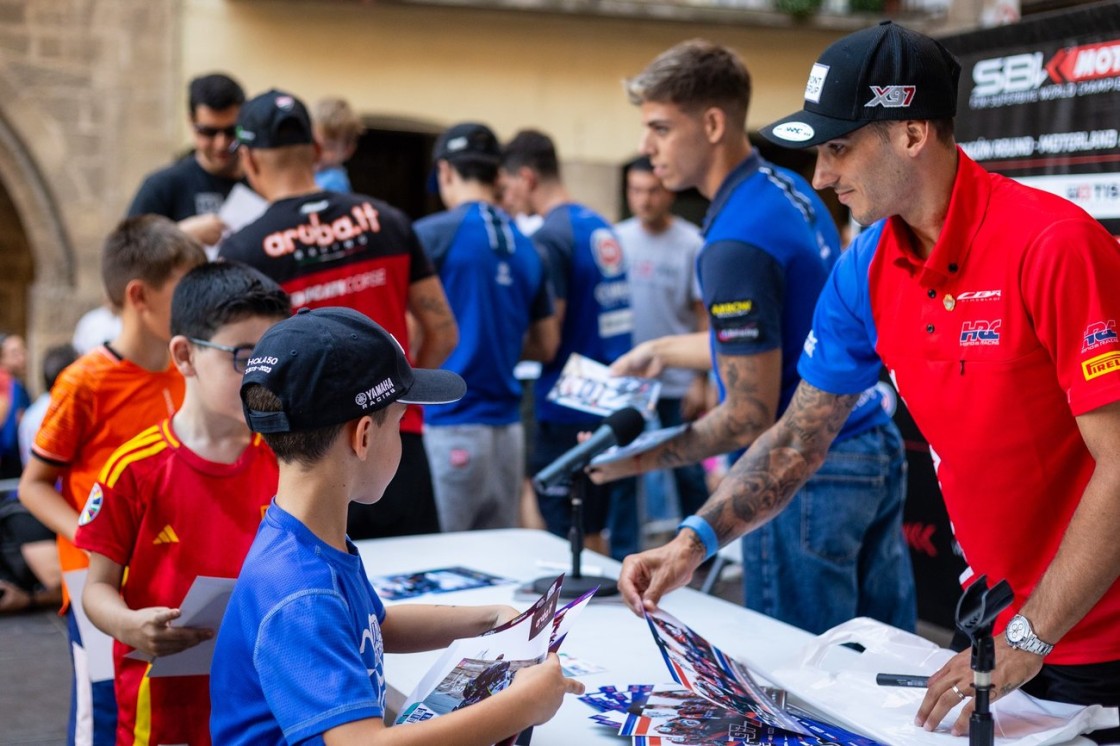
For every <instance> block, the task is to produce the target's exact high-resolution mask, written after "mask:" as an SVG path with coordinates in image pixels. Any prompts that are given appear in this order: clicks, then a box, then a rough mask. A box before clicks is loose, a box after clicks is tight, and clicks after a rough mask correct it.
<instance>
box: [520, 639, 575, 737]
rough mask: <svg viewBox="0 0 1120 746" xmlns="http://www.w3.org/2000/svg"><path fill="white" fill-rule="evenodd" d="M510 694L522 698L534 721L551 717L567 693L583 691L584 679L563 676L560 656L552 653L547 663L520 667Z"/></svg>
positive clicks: (522, 702) (543, 720) (524, 709)
mask: <svg viewBox="0 0 1120 746" xmlns="http://www.w3.org/2000/svg"><path fill="white" fill-rule="evenodd" d="M508 691H509V692H510V695H511V696H512V695H516V696H519V697H520V698H521V708H522V709H521V711H522V712H524V713H525V714H526V715H527V716H528V717H529V718H530V720H531V722H532V723H533V725H540V724H541V723H543V722H546V721H547V720H549V719H550V718H551V717H552V716H553V715H555V714H556V711H557V710H559V709H560V705H561V703H563V701H564V695H565V694H583V691H584V686H583V683H582V682H579V681H576V680H575V679H568V678H565V677H564V674H563V671H562V670H561V668H560V659H559V658H558V657H556V653H549V654H548V658H546V659H545V661H544V663H540V664H538V665H535V666H529V667H528V668H523V669H521V670H520V671H518V672H517V673H516V674H514V676H513V683H512V684H510V686H509V690H508Z"/></svg>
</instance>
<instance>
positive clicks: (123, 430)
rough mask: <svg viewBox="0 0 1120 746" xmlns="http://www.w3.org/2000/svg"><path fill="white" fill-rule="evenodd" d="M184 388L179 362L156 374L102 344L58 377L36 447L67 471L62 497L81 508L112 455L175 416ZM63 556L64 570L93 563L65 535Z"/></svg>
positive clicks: (60, 546)
mask: <svg viewBox="0 0 1120 746" xmlns="http://www.w3.org/2000/svg"><path fill="white" fill-rule="evenodd" d="M184 391H185V384H184V382H183V376H182V375H180V373H179V371H178V370H177V369H176V368H175V366H174V365H172V364H170V363H169V364H168V367H167V369H166V370H163V371H161V372H158V373H153V372H152V371H149V370H145V369H144V368H141V367H140V366H139V365H136V364H135V363H133V362H130V361H128V360H125V359H124V358H122V357H121V356H120V355H118V354H117V353H115V352H114V351H113V350H112V349H110V348H109V347H108V346H107V345H102V346H100V347H98V348H96V349H94V350H91V351H90V352H88V353H86V354H85V355H82V356H81V357H80V358H78V360H77V361H76V362H75V363H74V364H73V365H71V366H70V367H68V368H66V370H64V371H63V372H62V374H61V375H59V377H58V379H57V380H56V381H55V384H54V387H53V388H52V389H51V403H50V407H49V408H48V409H47V413H46V415H45V416H44V417H43V424H42V425H41V426H40V427H39V433H38V434H37V435H36V436H35V443H34V445H33V446H32V451H33V452H34V453H35V455H36V456H38V457H39V458H41V459H43V460H44V461H46V462H47V463H49V464H52V465H54V466H57V467H59V468H61V469H62V470H63V473H62V486H61V490H60V491H61V493H62V496H63V497H64V498H66V499H67V500H68V501H69V502H70V504H71V505H73V506H74V509H75V510H79V511H80V510H81V509H82V506H83V505H85V503H86V500H87V498H88V497H89V494H90V490H91V489H92V488H93V484H94V481H95V480H96V479H97V474H98V472H99V471H100V470H101V467H102V465H103V464H104V463H105V461H106V459H108V458H109V456H110V454H112V453H113V451H114V450H116V449H117V447H118V446H120V445H121V444H122V443H124V442H125V441H126V440H128V439H129V438H131V437H132V436H134V435H136V433H138V432H140V431H141V430H143V429H144V428H147V427H151V426H152V425H154V424H156V423H157V422H159V421H160V420H162V419H164V418H166V417H170V416H171V415H172V414H174V413H175V411H176V410H177V409H178V408H179V405H180V404H182V402H183V394H184ZM58 556H59V560H60V562H61V564H62V571H63V572H68V571H70V570H79V569H81V568H84V567H88V566H89V560H88V559H87V558H86V555H85V553H84V552H81V551H79V550H78V549H76V548H75V547H74V545H73V544H71V543H70V542H69V541H67V540H66V539H63V538H61V537H60V538H59V540H58Z"/></svg>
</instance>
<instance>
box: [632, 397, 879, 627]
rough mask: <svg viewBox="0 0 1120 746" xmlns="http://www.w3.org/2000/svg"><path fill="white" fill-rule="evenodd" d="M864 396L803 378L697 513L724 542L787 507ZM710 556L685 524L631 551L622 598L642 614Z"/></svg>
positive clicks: (688, 577)
mask: <svg viewBox="0 0 1120 746" xmlns="http://www.w3.org/2000/svg"><path fill="white" fill-rule="evenodd" d="M858 399H859V394H848V395H842V396H841V395H836V394H829V393H827V392H825V391H821V390H820V389H818V388H815V387H813V386H810V385H809V384H807V383H805V382H804V381H802V382H801V384H800V385H799V386H798V387H797V391H796V392H795V393H794V396H793V401H792V402H790V405H789V408H788V409H786V412H785V414H784V415H782V418H781V419H780V420H779V421H778V422H777V423H776V424H775V425H774V426H773V427H771V428H770V429H769V430H767V431H766V432H765V433H763V434H762V435H760V436H759V437H758V438H757V440H755V442H754V445H752V446H751V448H750V450H748V451H747V452H746V453H745V454H743V457H742V458H741V459H739V461H738V462H736V463H735V465H734V466H733V467H732V469H731V471H730V472H729V473H728V475H727V477H726V478H725V479H724V480H723V482H722V483H721V484H720V486H719V489H717V490H716V491H715V492H714V493H713V494H712V496H711V497H710V498H708V501H707V502H706V503H704V505H703V507H701V508H700V510H699V512H698V515H700V516H701V517H702V518H704V520H706V521H707V522H708V523H709V524H710V525H711V526H712V528H713V529H714V530H715V533H716V537H717V538H718V540H719V543H720V545H723V544H726V543H728V542H729V541H731V540H733V539H737V538H739V537H740V536H742V535H743V534H746V533H748V532H750V531H752V530H754V529H756V528H758V527H759V526H761V525H762V524H764V523H766V522H767V521H768V520H770V519H771V518H773V517H774V516H775V515H777V514H778V513H779V512H781V510H782V509H783V508H784V507H785V506H786V505H787V504H788V503H789V501H790V499H791V498H792V497H793V495H794V493H795V492H796V491H797V490H798V488H800V487H801V485H802V484H804V483H805V480H807V479H808V478H809V477H810V475H812V473H813V472H814V471H816V470H817V469H818V468H819V467H820V465H821V463H822V462H823V461H824V458H825V455H826V454H827V453H828V448H829V446H830V445H831V444H832V440H833V439H834V438H835V437H836V433H838V432H839V431H840V428H841V426H843V424H844V421H845V420H847V418H848V414H849V413H851V411H852V408H853V407H854V406H855V404H856V401H857V400H858ZM705 419H706V418H705ZM705 554H706V552H705V549H704V544H703V542H702V541H701V539H700V536H699V535H698V534H697V533H695V532H694V531H693V530H692V529H682V530H681V532H680V533H678V534H677V536H676V538H675V539H673V540H672V541H670V542H669V543H668V544H666V545H664V546H662V547H659V548H657V549H651V550H649V551H646V552H642V553H641V554H635V555H631V556H629V557H627V558H626V561H625V562H623V564H622V573H621V575H620V577H619V581H618V586H619V590H620V591H621V592H622V595H623V599H624V600H625V601H626V604H627V605H628V606H629V607H630V608H631V609H632V610H633V611H634V613H636V614H639V615H641V614H642V612H643V611H644V610H653V609H656V608H657V602H658V601H659V600H660V599H661V597H662V596H663V595H664V594H666V593H668V592H669V591H672V590H675V589H677V588H679V587H681V586H682V585H684V584H685V583H687V582H688V581H689V579H690V578H691V577H692V573H693V572H695V570H696V568H697V567H698V566H699V565H700V563H701V562H703V561H704V557H705Z"/></svg>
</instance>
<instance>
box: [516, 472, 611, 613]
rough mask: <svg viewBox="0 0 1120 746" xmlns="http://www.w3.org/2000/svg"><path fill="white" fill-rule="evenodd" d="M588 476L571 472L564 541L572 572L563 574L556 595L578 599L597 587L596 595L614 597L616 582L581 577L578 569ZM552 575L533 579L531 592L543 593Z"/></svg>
mask: <svg viewBox="0 0 1120 746" xmlns="http://www.w3.org/2000/svg"><path fill="white" fill-rule="evenodd" d="M589 481H590V477H588V476H587V473H586V472H584V471H583V469H580V470H578V471H577V472H576V473H575V474H574V479H573V480H572V483H571V485H570V487H569V495H570V499H571V503H572V517H571V524H572V525H571V526H569V527H568V542H569V543H570V544H571V550H572V571H571V572H570V573H568V574H567V575H565V576H564V585H563V586H562V587H561V588H560V598H579V597H580V596H582V595H583V594H584V593H587V592H588V591H589V590H591V589H592V588H595V587H598V588H599V590H598V591H596V593H595V595H596V596H614V595H616V594H617V593H618V583H617V582H616V581H614V580H611V579H610V578H602V577H590V578H587V577H584V576H583V573H582V571H581V568H580V563H581V560H582V554H583V500H584V496H585V495H586V494H587V484H588V482H589ZM554 580H555V578H548V577H545V578H537V579H536V580H534V581H533V592H534V593H546V592H547V591H548V589H549V588H550V587H551V586H552V583H553V581H554Z"/></svg>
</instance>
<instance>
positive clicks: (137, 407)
mask: <svg viewBox="0 0 1120 746" xmlns="http://www.w3.org/2000/svg"><path fill="white" fill-rule="evenodd" d="M205 261H206V254H205V253H204V252H203V250H202V246H201V245H200V244H199V243H198V242H197V241H195V240H194V239H193V238H190V237H189V236H187V235H186V234H185V233H183V232H182V231H180V230H179V229H178V228H177V227H176V226H175V224H174V223H173V222H171V221H170V220H168V219H167V218H162V217H158V216H154V215H143V216H140V217H136V218H129V219H127V220H125V221H123V222H122V223H121V224H120V225H119V226H117V228H116V229H115V230H114V231H113V232H112V233H111V234H110V235H109V237H108V239H106V241H105V246H104V248H103V249H102V255H101V276H102V281H103V283H104V285H105V291H106V293H107V294H108V296H109V299H110V300H111V301H112V303H113V304H114V305H116V306H118V307H120V308H121V333H120V336H118V337H117V338H116V339H115V340H113V341H112V342H109V343H106V344H104V345H102V346H100V347H98V348H96V349H94V350H92V351H90V352H89V353H87V354H85V355H83V356H82V357H80V358H79V359H78V360H77V362H75V363H74V364H73V365H71V366H70V367H68V368H67V369H66V370H64V371H63V372H62V374H61V375H60V376H59V377H58V380H57V381H56V382H55V386H54V388H53V389H52V391H51V405H50V408H49V409H48V410H47V414H46V416H45V417H44V418H43V424H42V425H41V426H40V428H39V433H38V435H37V436H36V437H35V443H34V445H33V446H32V449H31V451H32V455H33V458H32V459H31V462H30V463H29V464H27V466H26V467H25V468H24V471H23V476H22V477H21V479H20V484H19V496H20V500H22V501H23V503H24V505H26V506H27V509H28V510H29V511H30V512H31V513H32V514H33V515H34V516H35V517H36V518H38V519H39V520H40V521H41V522H42V523H44V524H45V525H46V526H47V527H48V528H50V529H51V530H53V531H55V532H57V534H58V553H59V560H60V562H61V565H62V571H63V573H68V572H71V571H80V570H84V569H85V568H86V567H87V566H88V564H89V560H88V558H87V557H86V554H85V552H83V551H82V550H80V549H78V548H77V547H75V546H74V544H73V543H72V542H73V539H74V532H75V531H77V529H78V511H79V510H81V507H82V505H83V504H85V502H86V499H87V497H88V496H89V493H90V490H91V489H92V488H93V485H94V481H95V479H96V477H97V473H98V472H99V471H100V469H101V467H102V465H103V464H104V463H105V461H106V459H108V457H109V456H110V454H112V453H113V451H114V450H116V448H117V447H118V446H120V445H121V444H122V443H124V442H125V441H126V440H128V439H129V438H131V437H132V436H134V435H136V433H137V432H139V431H140V430H143V429H144V428H146V427H149V426H151V425H154V424H156V423H157V422H159V421H160V420H162V419H163V418H165V417H168V416H170V415H171V414H173V413H174V412H175V410H176V409H178V408H179V404H180V402H182V400H183V389H184V385H183V376H182V375H181V374H180V373H179V371H178V370H177V369H176V368H175V366H173V365H172V364H171V358H170V355H169V353H168V349H167V345H168V341H169V340H170V337H171V328H170V315H171V295H172V293H173V292H174V290H175V285H176V284H178V282H179V279H180V278H181V277H182V276H183V275H184V274H186V273H187V271H188V270H190V269H191V268H192V267H196V266H198V265H200V264H203V263H205ZM59 480H61V488H60V489H59V488H56V484H59V483H60V481H59ZM64 591H65V588H64ZM63 610H64V611H67V596H66V595H65V594H64V602H63ZM68 626H69V631H70V640H71V655H72V660H73V663H74V687H73V690H72V692H71V705H70V727H69V731H68V734H69V735H68V741H69V743H71V744H72V743H74V742H75V741H78V742H84V743H93V744H94V746H101V745H102V744H107V743H108V744H111V743H113V742H114V735H115V730H116V705H115V703H114V702H113V689H112V681H111V680H108V681H98V682H97V684H96V686H95V685H94V682H93V681H92V678H91V675H90V669H89V665H88V662H89V659H88V656H87V648H88V647H90V646H93V645H97V644H100V645H107V644H108V638H102V639H101V640H100V641H99V642H97V641H94V640H92V639H86V640H84V645H83V639H82V635H81V633H80V632H79V630H78V624H77V619H76V617H75V615H74V611H73V609H69V610H68ZM87 637H88V635H87Z"/></svg>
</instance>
